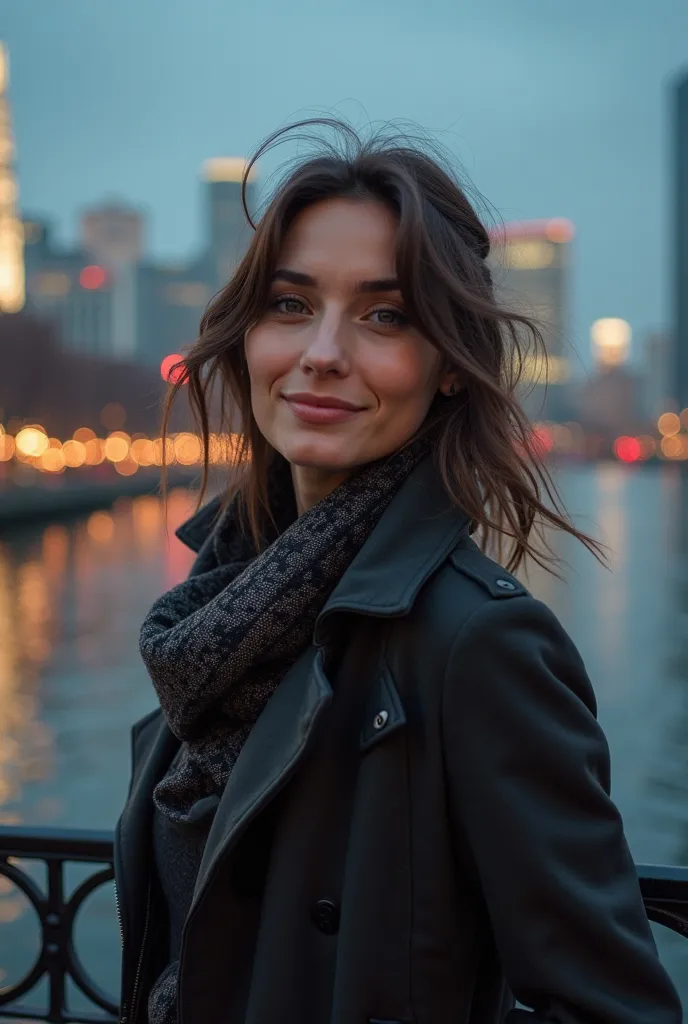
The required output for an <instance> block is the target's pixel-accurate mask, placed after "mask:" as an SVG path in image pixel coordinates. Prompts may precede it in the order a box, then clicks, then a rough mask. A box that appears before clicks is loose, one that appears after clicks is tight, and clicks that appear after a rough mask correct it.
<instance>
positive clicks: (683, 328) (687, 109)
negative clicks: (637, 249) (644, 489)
mask: <svg viewBox="0 0 688 1024" xmlns="http://www.w3.org/2000/svg"><path fill="white" fill-rule="evenodd" d="M673 129H674V172H673V177H674V182H673V188H674V209H673V211H672V217H671V221H672V224H673V231H674V254H673V260H672V261H671V262H672V267H673V272H674V281H673V305H674V331H673V338H674V360H673V362H674V387H673V389H672V390H673V391H674V394H673V395H672V398H673V399H674V400H675V401H676V403H677V405H678V409H679V410H682V409H686V408H688V75H685V76H684V77H683V78H682V79H681V81H680V82H679V83H678V85H677V87H676V89H675V92H674V111H673Z"/></svg>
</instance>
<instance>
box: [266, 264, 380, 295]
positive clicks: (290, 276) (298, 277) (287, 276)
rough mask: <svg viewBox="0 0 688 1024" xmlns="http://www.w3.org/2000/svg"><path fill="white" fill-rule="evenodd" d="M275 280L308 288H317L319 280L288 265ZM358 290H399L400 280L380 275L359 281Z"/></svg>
mask: <svg viewBox="0 0 688 1024" xmlns="http://www.w3.org/2000/svg"><path fill="white" fill-rule="evenodd" d="M272 280H273V281H289V283H290V284H300V285H303V286H304V287H306V288H317V287H318V282H317V280H316V278H314V277H311V275H310V274H302V273H301V272H300V271H298V270H288V269H287V268H286V267H280V269H279V270H276V271H275V273H274V274H273V275H272ZM356 291H358V292H398V291H400V288H399V282H398V280H397V279H396V277H380V278H378V279H377V280H374V281H359V282H358V284H357V285H356Z"/></svg>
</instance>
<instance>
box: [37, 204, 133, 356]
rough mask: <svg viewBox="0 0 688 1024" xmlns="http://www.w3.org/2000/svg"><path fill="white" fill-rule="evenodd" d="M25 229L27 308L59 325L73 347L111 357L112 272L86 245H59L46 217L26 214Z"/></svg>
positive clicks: (64, 339) (67, 344)
mask: <svg viewBox="0 0 688 1024" xmlns="http://www.w3.org/2000/svg"><path fill="white" fill-rule="evenodd" d="M23 231H24V261H25V266H26V306H27V310H28V312H29V313H30V314H32V315H33V316H34V317H36V318H38V319H39V320H43V321H45V322H47V323H49V324H51V325H53V326H55V327H56V328H57V330H58V332H59V337H60V339H61V343H62V345H63V346H64V347H65V348H66V349H67V350H68V351H72V352H82V353H84V354H88V355H99V356H111V355H112V354H113V306H114V304H113V294H112V293H113V279H112V275H111V273H110V272H109V271H108V270H107V268H105V267H103V266H102V265H100V264H97V263H94V262H92V260H91V259H90V258H89V255H88V253H86V252H85V251H84V250H83V249H81V248H73V249H68V248H64V247H62V246H60V245H59V244H57V243H56V242H55V241H54V235H53V227H52V224H51V223H50V222H49V221H47V220H43V219H39V218H34V217H26V218H25V219H24V222H23Z"/></svg>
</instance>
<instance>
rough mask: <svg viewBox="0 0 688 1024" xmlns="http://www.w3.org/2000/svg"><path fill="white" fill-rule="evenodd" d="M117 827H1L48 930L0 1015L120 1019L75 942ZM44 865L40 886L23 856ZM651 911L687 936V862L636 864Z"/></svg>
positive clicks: (17, 878) (8, 871) (17, 875)
mask: <svg viewBox="0 0 688 1024" xmlns="http://www.w3.org/2000/svg"><path fill="white" fill-rule="evenodd" d="M112 841H113V836H112V833H111V832H88V831H84V830H64V829H25V828H12V827H7V826H0V875H4V876H5V877H6V878H7V879H9V881H10V882H13V883H14V885H16V886H17V888H18V889H19V890H21V892H23V893H24V895H25V896H26V897H27V898H28V900H29V901H30V902H31V904H32V905H33V907H34V909H35V911H36V914H37V916H38V920H39V922H40V924H41V928H42V942H41V949H40V952H39V955H38V958H37V960H36V962H35V964H34V965H33V967H32V968H31V969H30V970H29V971H28V973H27V974H26V975H25V976H24V978H22V979H21V981H18V982H16V983H15V984H13V985H9V986H7V987H5V988H0V1019H14V1020H23V1021H27V1020H31V1021H48V1022H50V1024H116V1021H117V1019H118V1010H117V1004H116V1002H115V1001H114V998H113V997H112V996H110V995H108V994H107V993H105V992H103V991H102V990H101V989H100V988H99V986H98V985H97V984H96V983H95V982H94V981H93V979H91V978H90V977H89V975H88V972H87V971H86V969H85V968H84V966H83V964H82V963H81V960H80V959H79V956H78V954H77V951H76V948H75V941H74V924H75V920H76V917H77V914H78V912H79V910H80V908H81V906H82V904H83V902H84V900H85V899H86V897H87V896H89V895H90V894H91V893H92V892H94V890H96V889H97V888H99V887H100V886H101V885H104V884H105V883H106V882H111V881H112V880H113V878H114V868H113V859H112ZM18 861H19V862H21V861H37V862H39V863H42V864H44V865H45V867H46V871H47V876H46V877H47V888H46V890H45V891H44V890H42V889H41V888H40V886H38V885H37V884H36V882H35V881H34V880H33V878H32V877H31V876H30V874H29V873H28V872H27V871H26V870H24V869H23V868H22V867H21V866H20V865H19V864H18V863H17V862H18ZM67 864H93V865H94V866H95V868H96V869H95V870H94V871H93V872H92V874H90V875H89V876H88V878H86V880H85V881H83V882H82V883H81V884H80V885H78V886H77V887H76V889H75V890H74V891H73V892H72V893H71V895H70V896H69V897H68V898H67V899H65V866H66V865H67ZM637 870H638V876H639V878H640V887H641V890H642V894H643V900H644V902H645V909H646V911H647V916H648V917H649V918H650V920H651V921H656V922H658V923H659V924H662V925H665V926H666V927H667V928H670V929H671V930H672V931H674V932H678V934H679V935H683V936H684V937H685V938H686V939H688V867H665V866H655V865H647V864H641V865H639V866H638V868H637ZM46 977H47V979H48V1006H47V1009H39V1008H36V1007H33V1008H32V1007H30V1006H28V1005H25V1004H24V1003H23V1001H22V1000H23V998H24V996H26V995H30V994H31V993H32V992H33V991H34V990H35V989H36V987H37V986H38V984H39V983H40V982H41V981H42V980H43V979H44V978H46ZM70 978H71V980H72V981H73V983H74V984H75V985H76V986H77V988H78V989H79V990H80V991H81V992H82V993H83V994H84V995H85V996H86V997H87V998H88V999H89V1000H90V1002H91V1003H92V1004H93V1009H92V1010H91V1011H89V1012H87V1013H83V1012H79V1011H76V1010H70V1009H68V1007H67V1005H66V1002H67V1000H66V990H67V980H68V979H70Z"/></svg>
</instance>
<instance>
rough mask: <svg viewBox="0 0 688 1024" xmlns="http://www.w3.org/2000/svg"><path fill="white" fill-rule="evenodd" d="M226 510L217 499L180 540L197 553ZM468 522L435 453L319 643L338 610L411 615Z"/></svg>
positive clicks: (379, 534)
mask: <svg viewBox="0 0 688 1024" xmlns="http://www.w3.org/2000/svg"><path fill="white" fill-rule="evenodd" d="M221 508H222V501H221V499H220V498H214V499H213V500H212V501H210V502H209V503H208V504H207V505H205V506H204V507H203V508H202V509H201V510H200V511H199V512H197V513H196V514H195V515H194V516H192V517H191V519H189V520H188V521H187V522H186V523H184V524H183V525H182V526H181V527H180V528H179V529H178V530H177V537H179V539H180V540H181V541H183V542H184V543H185V544H187V545H188V546H189V547H190V548H192V550H193V551H196V552H198V551H199V550H200V549H201V547H202V546H203V544H204V543H205V541H206V540H207V539H208V537H209V535H210V534H211V533H212V530H213V528H214V526H215V523H216V522H217V519H218V515H219V513H220V511H221ZM469 524H470V521H469V518H468V516H467V515H466V514H465V513H464V512H463V511H461V510H460V509H458V508H456V506H455V505H453V503H452V502H451V500H450V499H449V497H448V495H447V493H446V491H445V489H444V485H443V483H442V479H441V477H440V474H439V471H438V470H437V468H436V467H435V465H434V461H433V457H432V455H429V456H427V457H426V458H425V459H423V460H422V461H421V462H420V463H419V464H418V465H417V466H416V467H415V469H414V470H413V471H412V472H411V473H410V474H409V477H408V479H407V480H405V481H404V483H403V484H402V485H401V487H400V488H399V491H398V492H397V494H396V495H395V497H394V498H393V499H392V501H391V502H390V504H389V505H388V506H387V508H386V509H385V511H384V512H383V514H382V516H381V517H380V521H379V523H378V524H377V526H376V527H375V529H374V530H373V532H372V533H371V534H370V536H369V537H368V539H367V541H366V542H365V544H364V545H363V547H362V548H361V550H360V551H359V552H358V553H357V555H356V556H355V558H354V559H353V561H352V562H351V565H350V566H349V568H348V569H347V570H346V572H345V573H344V575H343V576H342V578H341V580H340V581H339V583H338V584H337V586H336V587H335V589H334V590H333V592H332V594H331V595H330V597H329V599H328V601H327V602H326V604H325V607H324V608H323V609H322V611H321V612H320V615H319V616H318V619H317V621H316V624H315V632H314V640H315V643H316V644H320V643H322V642H323V640H324V637H325V634H326V628H325V627H326V623H327V621H328V619H329V618H330V616H331V615H333V614H334V613H335V612H340V611H351V612H359V613H362V614H368V615H375V616H390V617H393V616H398V615H404V614H406V613H407V612H408V611H410V609H411V608H412V606H413V603H414V601H415V599H416V596H417V594H418V592H419V590H420V589H421V587H422V586H423V584H424V583H425V581H426V580H427V579H428V578H429V577H430V576H431V575H432V573H433V572H434V571H435V570H436V569H437V568H438V567H439V565H440V564H441V563H442V562H443V561H444V559H445V558H446V557H447V555H448V554H449V552H450V551H451V550H452V549H453V548H454V547H455V546H456V543H457V541H458V539H459V537H460V536H461V535H462V534H463V533H464V532H467V531H468V529H469Z"/></svg>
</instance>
